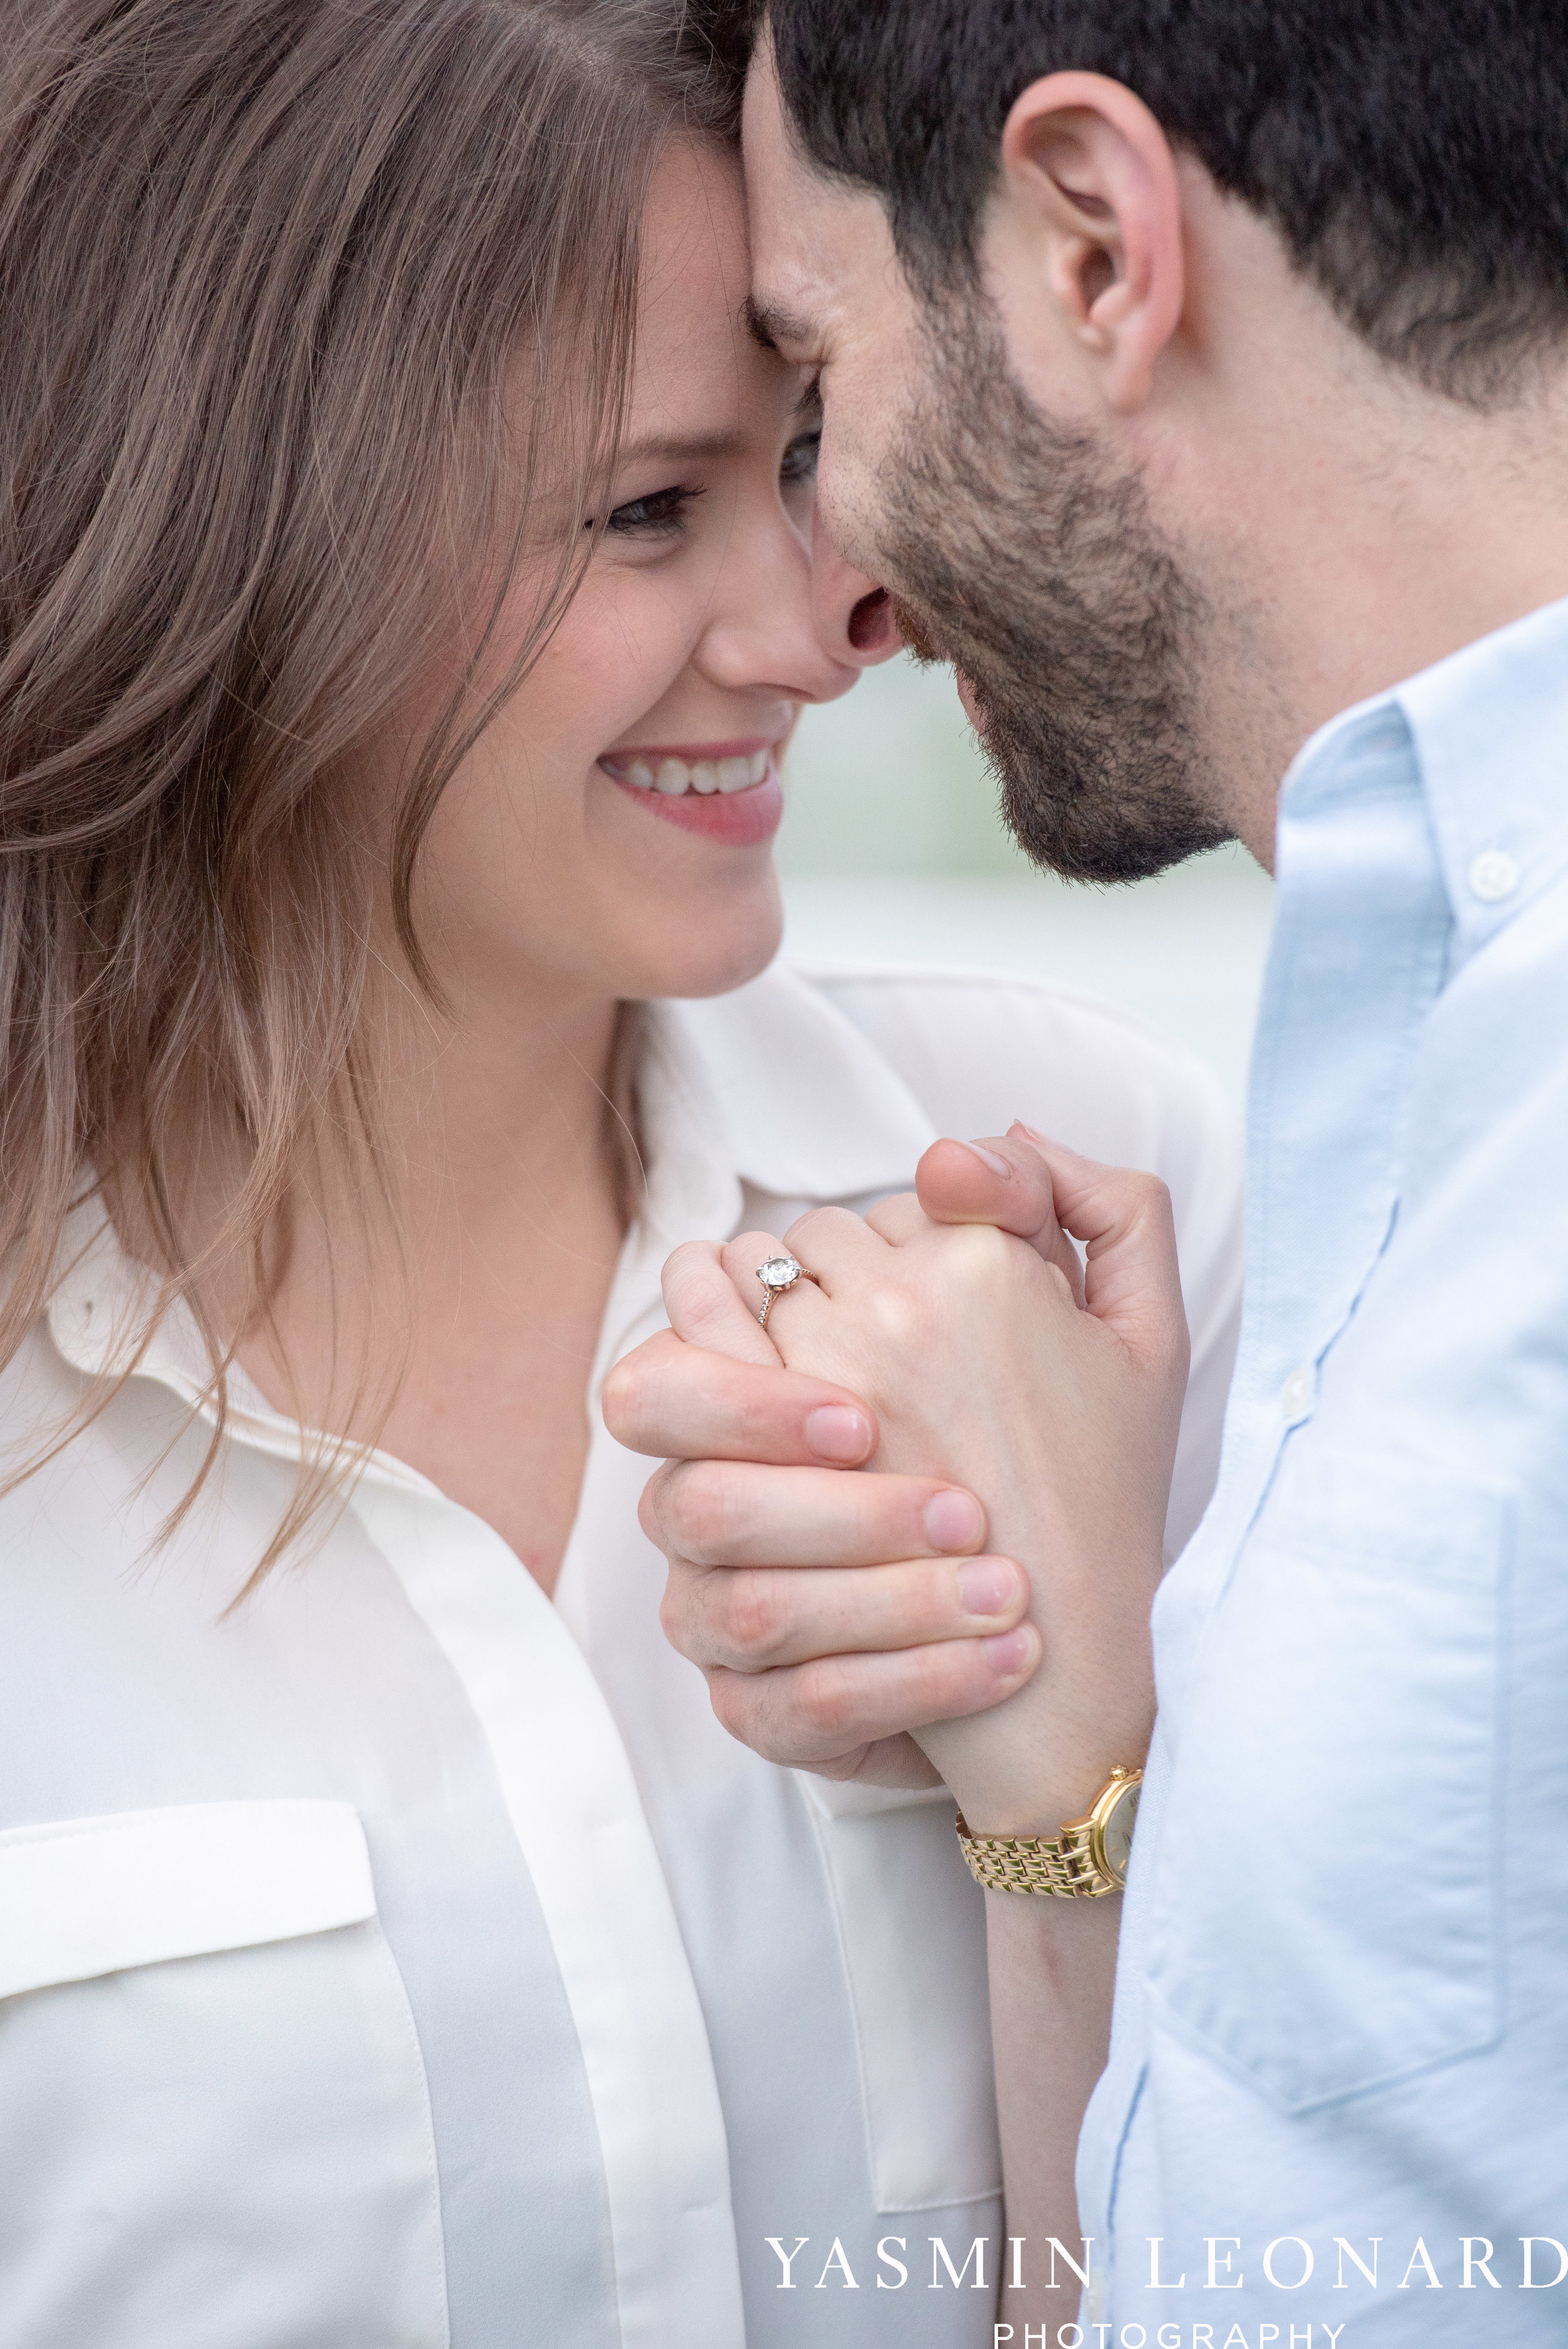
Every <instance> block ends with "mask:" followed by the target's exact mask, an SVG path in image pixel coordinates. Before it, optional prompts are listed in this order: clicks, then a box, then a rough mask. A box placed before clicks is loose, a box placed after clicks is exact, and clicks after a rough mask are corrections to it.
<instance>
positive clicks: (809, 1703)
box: [795, 1661, 852, 1740]
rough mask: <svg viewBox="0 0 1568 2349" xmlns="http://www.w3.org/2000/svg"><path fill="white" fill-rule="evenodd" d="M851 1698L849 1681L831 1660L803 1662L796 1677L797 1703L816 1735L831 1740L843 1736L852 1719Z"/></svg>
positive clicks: (800, 1714)
mask: <svg viewBox="0 0 1568 2349" xmlns="http://www.w3.org/2000/svg"><path fill="white" fill-rule="evenodd" d="M851 1702H852V1694H851V1687H850V1684H849V1682H848V1681H847V1680H846V1678H845V1676H844V1674H843V1673H842V1672H841V1671H838V1670H837V1669H836V1668H835V1667H834V1666H833V1665H832V1664H831V1663H830V1662H827V1661H824V1662H821V1663H816V1664H805V1665H802V1666H801V1668H800V1671H799V1674H798V1676H797V1680H796V1688H795V1705H796V1710H797V1711H798V1713H799V1716H800V1720H801V1722H802V1723H803V1725H804V1726H805V1727H806V1728H807V1729H808V1730H810V1732H811V1733H812V1735H813V1737H814V1738H817V1739H827V1740H832V1739H835V1738H840V1737H842V1736H844V1735H845V1734H846V1733H847V1730H848V1728H849V1726H850V1723H851Z"/></svg>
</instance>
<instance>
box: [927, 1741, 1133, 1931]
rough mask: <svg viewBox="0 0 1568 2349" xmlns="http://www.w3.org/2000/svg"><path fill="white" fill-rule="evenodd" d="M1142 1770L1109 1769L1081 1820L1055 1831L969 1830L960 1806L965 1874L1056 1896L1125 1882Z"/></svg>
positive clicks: (992, 1885) (1092, 1894)
mask: <svg viewBox="0 0 1568 2349" xmlns="http://www.w3.org/2000/svg"><path fill="white" fill-rule="evenodd" d="M1142 1784H1143V1773H1142V1771H1141V1770H1122V1769H1116V1770H1113V1771H1112V1772H1111V1774H1110V1775H1109V1778H1108V1779H1107V1780H1106V1782H1105V1784H1104V1785H1103V1786H1102V1787H1101V1788H1100V1790H1099V1794H1098V1795H1096V1796H1095V1798H1094V1801H1093V1802H1092V1803H1091V1804H1090V1805H1089V1807H1088V1810H1087V1811H1086V1812H1085V1813H1084V1816H1083V1817H1082V1818H1081V1819H1069V1820H1068V1823H1067V1825H1066V1826H1064V1827H1063V1828H1062V1830H1061V1832H1060V1834H1059V1835H1054V1836H977V1835H972V1834H971V1833H970V1831H969V1827H968V1825H967V1823H966V1821H965V1816H964V1814H963V1812H962V1811H960V1812H959V1814H958V1840H959V1843H960V1844H961V1845H962V1846H963V1849H964V1857H965V1859H966V1860H967V1861H968V1863H969V1873H970V1875H971V1876H972V1877H973V1878H975V1883H976V1884H983V1885H984V1886H985V1889H986V1890H987V1892H1039V1893H1045V1894H1047V1895H1048V1896H1049V1897H1050V1898H1051V1899H1056V1900H1099V1899H1103V1898H1104V1896H1105V1895H1106V1893H1108V1892H1119V1891H1120V1889H1121V1888H1122V1886H1123V1885H1124V1884H1125V1883H1126V1881H1127V1857H1128V1854H1129V1852H1130V1850H1131V1848H1132V1822H1133V1820H1134V1819H1135V1818H1136V1817H1137V1816H1138V1790H1139V1788H1140V1786H1141V1785H1142Z"/></svg>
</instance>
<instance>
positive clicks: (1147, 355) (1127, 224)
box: [987, 73, 1185, 416]
mask: <svg viewBox="0 0 1568 2349" xmlns="http://www.w3.org/2000/svg"><path fill="white" fill-rule="evenodd" d="M993 227H994V228H995V230H996V231H998V232H1000V233H999V235H997V236H995V238H993V237H989V236H988V238H987V244H988V247H989V249H990V250H991V251H992V252H993V253H995V254H996V255H997V258H998V259H999V260H1000V262H1001V266H1002V270H1003V274H1004V276H1005V277H1015V275H1016V272H1017V271H1018V270H1019V269H1020V267H1021V268H1022V269H1023V270H1024V271H1025V272H1026V276H1027V278H1028V279H1029V280H1030V281H1032V282H1031V284H1030V285H1029V286H1028V288H1027V292H1028V294H1029V295H1032V297H1033V299H1032V301H1029V302H1027V305H1026V306H1028V307H1033V306H1034V305H1035V304H1037V302H1038V300H1039V298H1040V296H1041V295H1045V296H1046V298H1047V300H1048V301H1049V303H1050V304H1051V305H1052V308H1053V310H1054V313H1055V320H1054V323H1055V326H1056V329H1057V333H1058V334H1059V333H1061V332H1062V331H1064V330H1065V331H1066V333H1067V334H1068V336H1070V337H1071V338H1072V339H1073V340H1074V341H1075V342H1076V343H1077V345H1078V347H1079V349H1080V350H1081V351H1082V353H1083V355H1084V356H1085V357H1086V358H1087V359H1088V362H1089V365H1090V367H1091V368H1092V370H1093V372H1094V374H1095V375H1096V376H1097V377H1098V378H1099V385H1100V389H1101V394H1102V396H1103V398H1105V400H1106V402H1107V405H1108V406H1109V408H1110V409H1113V411H1114V412H1115V413H1116V414H1118V415H1122V416H1130V415H1133V414H1135V413H1136V412H1137V410H1138V409H1140V408H1141V407H1142V406H1143V405H1144V403H1145V402H1146V400H1147V399H1148V398H1149V392H1150V382H1151V379H1152V376H1153V371H1154V363H1155V361H1156V359H1157V358H1158V357H1159V356H1160V354H1161V351H1162V350H1163V349H1164V348H1165V346H1166V345H1167V343H1168V342H1169V341H1170V339H1171V336H1172V335H1173V334H1174V332H1175V330H1176V326H1177V322H1178V320H1179V319H1180V317H1181V309H1182V303H1183V300H1184V297H1185V273H1184V266H1183V261H1182V249H1181V193H1180V189H1179V185H1178V181H1177V174H1176V163H1175V159H1174V157H1173V156H1172V154H1171V145H1170V141H1169V140H1167V138H1166V136H1165V133H1164V131H1163V130H1162V129H1161V127H1160V125H1159V123H1158V122H1157V121H1156V120H1155V119H1154V117H1153V115H1152V114H1151V113H1150V110H1149V109H1148V107H1146V106H1145V105H1144V103H1143V100H1142V99H1141V98H1137V97H1135V96H1134V95H1133V93H1132V91H1131V90H1130V89H1128V88H1126V87H1125V86H1124V84H1122V83H1121V82H1119V81H1112V80H1111V79H1110V78H1109V77H1108V76H1107V75H1105V74H1092V73H1056V74H1047V75H1046V76H1045V78H1044V79H1043V80H1040V81H1037V82H1031V83H1030V85H1029V87H1028V88H1027V89H1026V90H1025V91H1024V92H1023V93H1022V94H1021V96H1020V97H1019V98H1017V99H1016V101H1015V103H1014V106H1013V109H1012V111H1011V113H1010V114H1009V115H1008V117H1007V120H1006V128H1005V129H1004V130H1003V133H1002V186H1001V189H1000V191H999V196H998V211H997V212H995V213H994V214H993ZM1024 290H1025V289H1024V288H1021V287H1020V286H1019V285H1017V284H1016V283H1015V284H1014V285H1011V286H1008V287H1007V288H1006V296H1007V306H1008V308H1009V310H1012V311H1014V312H1015V314H1016V297H1017V295H1019V293H1020V292H1023V291H1024ZM1017 323H1018V324H1019V325H1020V326H1024V320H1023V318H1022V317H1019V318H1018V320H1017ZM1025 332H1027V328H1026V327H1025Z"/></svg>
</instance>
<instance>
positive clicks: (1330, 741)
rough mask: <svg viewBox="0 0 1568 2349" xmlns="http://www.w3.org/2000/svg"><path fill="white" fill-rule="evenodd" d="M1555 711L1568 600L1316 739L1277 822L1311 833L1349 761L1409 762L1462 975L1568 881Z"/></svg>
mask: <svg viewBox="0 0 1568 2349" xmlns="http://www.w3.org/2000/svg"><path fill="white" fill-rule="evenodd" d="M1565 704H1568V599H1564V600H1563V601H1562V602H1559V603H1555V604H1548V605H1544V606H1543V607H1542V609H1540V610H1539V611H1534V612H1531V613H1528V614H1527V615H1526V616H1525V617H1524V618H1523V619H1522V620H1515V621H1512V622H1511V623H1510V625H1509V626H1507V627H1504V628H1499V629H1496V630H1494V631H1493V632H1492V634H1491V635H1490V636H1482V637H1480V638H1479V639H1478V641H1477V642H1476V643H1474V644H1470V645H1466V646H1465V647H1463V649H1462V650H1461V651H1460V652H1457V653H1452V654H1450V655H1449V657H1447V658H1446V659H1445V660H1440V661H1438V662H1436V663H1435V664H1434V665H1433V667H1430V668H1428V669H1424V670H1422V671H1421V672H1420V674H1419V675H1418V676H1416V677H1413V678H1409V679H1408V681H1407V682H1406V683H1405V684H1403V685H1400V686H1397V687H1396V688H1394V689H1393V691H1392V692H1389V693H1384V694H1379V695H1377V696H1375V697H1374V698H1372V699H1371V700H1368V701H1365V702H1361V703H1358V704H1357V707H1356V708H1354V709H1347V710H1346V711H1344V712H1343V713H1342V715H1341V716H1339V717H1337V718H1336V719H1333V720H1331V722H1330V723H1329V724H1328V725H1326V726H1325V727H1322V728H1320V730H1318V732H1317V733H1316V734H1315V735H1314V736H1313V738H1312V740H1310V741H1309V742H1308V743H1307V744H1306V745H1305V748H1304V749H1303V750H1302V751H1301V752H1300V754H1299V755H1298V757H1297V758H1296V760H1295V763H1294V765H1293V766H1292V768H1291V771H1290V774H1289V775H1288V776H1287V777H1286V780H1285V788H1284V792H1283V793H1282V796H1281V814H1282V816H1284V815H1286V814H1288V816H1289V817H1290V818H1291V819H1292V820H1293V821H1294V820H1297V819H1300V818H1303V817H1305V818H1308V819H1309V820H1310V818H1311V816H1312V814H1313V813H1314V812H1315V811H1316V810H1317V809H1318V808H1319V807H1324V806H1326V803H1327V802H1331V801H1333V800H1335V799H1336V798H1337V797H1338V796H1339V792H1340V789H1341V787H1342V785H1343V784H1344V782H1345V780H1346V778H1345V773H1344V769H1345V765H1346V761H1347V760H1348V761H1352V762H1354V761H1355V759H1356V754H1357V753H1358V752H1362V751H1367V752H1372V753H1377V752H1378V751H1381V750H1395V749H1400V750H1405V751H1406V752H1407V754H1408V755H1410V756H1412V757H1413V759H1414V761H1415V767H1416V771H1417V776H1418V782H1419V786H1420V790H1421V794H1422V798H1423V802H1424V803H1425V806H1426V810H1427V815H1428V820H1429V823H1430V825H1431V830H1432V836H1433V840H1434V842H1435V844H1436V848H1437V854H1438V860H1439V866H1440V869H1441V873H1442V879H1443V886H1444V890H1445V892H1446V894H1447V896H1448V899H1449V906H1450V908H1451V910H1452V914H1453V919H1454V925H1455V937H1454V946H1455V949H1456V951H1455V956H1454V960H1455V961H1456V962H1460V961H1463V960H1465V959H1468V957H1469V956H1470V954H1473V953H1474V952H1475V951H1476V949H1477V948H1478V947H1480V946H1482V945H1484V944H1485V942H1486V940H1487V939H1488V938H1489V937H1491V936H1492V934H1493V933H1494V932H1495V931H1496V930H1498V929H1499V928H1501V926H1502V925H1503V924H1504V923H1505V922H1508V921H1510V920H1511V919H1513V918H1514V916H1517V915H1518V914H1520V913H1521V912H1522V911H1523V909H1524V908H1525V906H1526V905H1530V904H1531V903H1532V902H1533V900H1534V899H1535V898H1536V897H1538V896H1540V895H1542V893H1543V892H1544V891H1546V890H1547V889H1549V888H1551V887H1552V886H1553V884H1554V883H1555V882H1557V881H1559V880H1560V879H1561V878H1562V877H1563V874H1564V873H1565V872H1568V754H1565V752H1564V749H1563V739H1564V738H1563V719H1564V714H1565ZM1353 795H1354V786H1353Z"/></svg>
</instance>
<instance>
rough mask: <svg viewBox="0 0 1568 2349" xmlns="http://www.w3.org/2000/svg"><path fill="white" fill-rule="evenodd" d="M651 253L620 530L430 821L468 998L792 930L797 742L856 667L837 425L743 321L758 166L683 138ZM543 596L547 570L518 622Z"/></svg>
mask: <svg viewBox="0 0 1568 2349" xmlns="http://www.w3.org/2000/svg"><path fill="white" fill-rule="evenodd" d="M643 251H644V262H643V285H642V297H641V316H640V325H639V331H638V341H637V354H636V360H635V367H634V381H633V388H632V398H631V408H630V414H629V419H628V425H627V430H626V434H625V444H624V456H623V458H622V460H621V462H620V465H619V467H618V469H617V471H616V473H615V475H614V481H613V485H612V488H611V491H610V493H609V496H608V499H607V501H606V504H607V509H608V519H607V522H606V524H605V528H604V532H603V538H602V541H601V542H600V543H599V545H598V546H597V548H596V550H595V552H594V554H593V559H592V561H591V563H590V564H589V567H588V570H587V574H586V576H585V577H584V579H583V585H582V586H581V588H580V589H579V590H578V592H577V594H576V595H575V597H574V598H573V602H572V603H571V605H570V606H569V607H568V609H567V611H566V614H565V616H564V618H563V619H562V622H561V625H560V626H559V627H558V628H557V629H556V631H555V634H554V636H552V639H551V641H550V643H549V646H548V647H547V648H546V650H545V652H544V653H543V655H542V657H541V658H540V659H539V661H538V662H537V664H536V665H535V667H533V668H532V669H531V671H530V672H529V674H528V676H527V678H525V680H524V682H523V684H522V685H521V688H519V690H518V691H517V692H516V693H515V694H514V695H513V696H512V698H511V700H510V701H508V702H507V704H506V705H505V707H504V708H503V709H502V710H501V711H500V715H499V716H498V717H497V719H495V721H494V723H493V724H492V725H491V726H490V728H489V730H487V732H486V734H485V736H484V738H483V739H482V740H481V741H480V743H479V744H478V745H477V746H476V748H475V750H473V752H472V753H471V754H470V755H469V758H468V759H467V760H466V761H465V762H464V765H463V767H462V768H461V769H460V770H459V773H458V774H457V775H456V777H455V778H454V779H453V781H452V782H451V784H450V785H449V788H448V790H447V792H446V793H445V795H444V797H443V798H442V801H441V802H440V805H439V807H438V810H437V812H436V815H435V818H434V821H433V822H432V823H431V826H430V829H429V832H428V834H427V838H426V844H425V851H424V855H423V859H422V867H421V874H420V882H419V888H418V904H417V908H416V911H417V918H418V923H419V926H420V929H421V934H422V936H424V937H425V939H426V941H427V946H428V951H429V952H430V956H431V960H432V963H433V964H434V966H435V968H436V969H437V970H438V974H439V975H440V976H441V977H442V978H443V979H445V980H446V981H447V982H448V983H449V984H451V983H454V982H455V985H456V989H457V994H458V999H459V1000H463V1001H466V1002H468V1003H469V1005H470V1006H472V1005H473V1003H474V995H475V989H476V988H477V989H479V990H480V992H481V993H483V994H486V995H493V994H494V993H495V992H496V990H497V989H498V988H499V989H500V992H501V993H502V994H503V995H505V996H510V995H514V994H515V993H516V992H517V991H518V989H519V988H522V989H525V990H527V991H530V992H532V991H535V990H537V989H538V988H541V987H543V988H546V989H547V990H549V991H550V992H551V993H552V995H555V996H560V995H561V994H562V991H564V992H565V993H566V994H569V995H571V996H573V997H575V998H576V999H579V1000H581V999H583V998H584V997H586V996H594V997H647V996H657V995H707V994H713V993H717V991H719V990H721V989H723V988H728V987H733V986H737V985H738V984H739V983H740V982H741V981H743V980H745V979H747V978H750V977H752V976H753V975H754V973H756V972H757V971H758V970H759V969H760V968H762V966H763V965H764V964H765V963H766V962H767V961H768V960H769V957H770V956H771V955H772V953H773V951H774V948H775V947H776V946H777V944H778V938H779V893H778V885H777V882H776V880H775V877H774V873H773V863H772V854H771V843H772V838H773V834H774V832H775V831H776V829H777V827H778V824H779V816H780V814H781V812H782V805H781V800H780V794H779V776H778V760H779V754H780V751H781V750H782V746H783V744H784V741H785V740H786V738H787V737H788V735H789V730H790V728H791V726H792V725H793V723H794V720H795V717H796V714H797V712H798V711H799V708H800V705H801V704H802V703H803V702H808V701H830V700H832V699H833V698H835V697H836V696H837V695H839V694H841V693H842V692H844V691H845V690H846V688H848V687H849V686H850V685H851V684H852V683H853V682H854V679H855V676H856V674H857V670H856V669H855V668H854V667H847V666H845V665H843V664H842V663H841V662H840V661H838V660H835V659H833V658H831V657H830V656H829V654H828V653H827V652H826V651H825V650H824V649H823V647H822V646H821V645H820V643H819V641H818V638H817V636H816V634H815V632H814V630H813V626H812V619H811V605H810V516H811V502H812V493H813V481H814V470H815V458H816V440H815V427H814V424H813V422H812V419H811V418H810V414H809V413H808V412H805V411H803V410H802V409H801V408H800V406H799V402H800V398H801V394H802V390H803V388H804V381H805V379H804V378H803V376H802V375H801V373H800V371H799V370H798V369H795V368H791V367H786V366H785V365H784V364H783V363H782V362H781V361H780V360H779V358H778V357H776V356H774V355H773V354H772V353H770V352H767V351H764V350H762V349H760V348H759V347H758V346H757V345H756V344H755V343H754V342H753V341H752V339H751V337H750V336H749V335H748V332H747V330H746V326H745V324H744V320H743V316H742V305H743V302H744V300H745V296H746V292H747V286H748V258H747V252H746V243H745V230H744V212H743V208H742V198H741V189H740V177H739V170H738V165H736V164H734V163H732V162H731V161H730V160H728V159H727V158H726V157H722V156H718V155H714V154H709V153H707V152H703V151H694V150H687V149H676V150H672V151H671V152H670V153H669V154H668V155H667V157H666V158H665V161H664V163H663V164H662V166H661V168H660V170H659V172H658V174H657V176H656V179H655V184H654V190H653V193H652V195H651V198H650V201H649V204H648V208H647V212H646V214H645V220H644V223H643ZM531 600H532V598H531V594H530V581H529V579H528V578H527V576H524V577H523V578H522V579H521V581H520V583H519V592H518V593H517V595H515V596H514V598H513V601H514V603H515V604H516V606H517V609H518V611H519V613H520V615H521V616H520V619H519V622H518V627H519V630H520V631H521V627H522V626H524V625H525V616H526V612H527V610H528V608H529V606H530V605H531ZM509 649H511V648H510V647H508V645H507V644H506V643H505V642H503V643H502V644H501V645H500V647H499V648H498V650H499V656H500V659H501V660H502V661H503V662H504V661H505V659H506V657H507V656H508V653H509Z"/></svg>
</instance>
